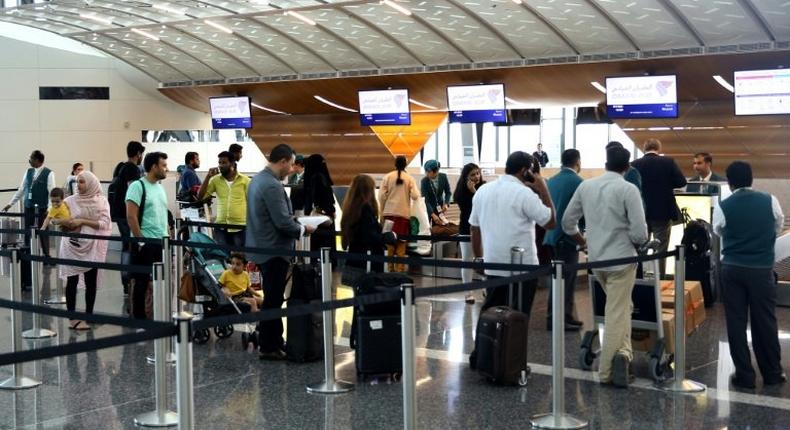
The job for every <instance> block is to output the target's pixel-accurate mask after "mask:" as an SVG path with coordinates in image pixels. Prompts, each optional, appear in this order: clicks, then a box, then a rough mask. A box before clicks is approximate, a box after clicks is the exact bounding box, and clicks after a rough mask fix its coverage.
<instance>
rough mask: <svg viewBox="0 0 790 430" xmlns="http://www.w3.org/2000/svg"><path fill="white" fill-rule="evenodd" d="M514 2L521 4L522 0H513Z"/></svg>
mask: <svg viewBox="0 0 790 430" xmlns="http://www.w3.org/2000/svg"><path fill="white" fill-rule="evenodd" d="M513 3H515V4H521V0H513Z"/></svg>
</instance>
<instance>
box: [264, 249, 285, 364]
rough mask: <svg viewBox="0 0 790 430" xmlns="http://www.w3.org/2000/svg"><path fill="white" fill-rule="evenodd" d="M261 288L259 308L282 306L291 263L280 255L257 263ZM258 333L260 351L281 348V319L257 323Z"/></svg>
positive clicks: (271, 350) (278, 307) (277, 307)
mask: <svg viewBox="0 0 790 430" xmlns="http://www.w3.org/2000/svg"><path fill="white" fill-rule="evenodd" d="M259 266H260V267H261V271H262V273H261V281H262V284H263V285H262V288H263V304H262V305H261V310H266V309H280V308H281V307H282V306H283V301H284V298H283V296H284V295H285V284H286V281H287V279H288V269H289V268H290V267H291V263H289V262H288V260H285V259H284V258H280V257H274V258H271V259H269V260H268V261H267V262H265V263H263V264H262V265H259ZM258 332H259V333H260V339H259V345H258V347H259V348H260V351H261V352H273V351H276V350H278V349H283V320H282V319H280V318H277V319H273V320H268V321H261V322H260V323H258Z"/></svg>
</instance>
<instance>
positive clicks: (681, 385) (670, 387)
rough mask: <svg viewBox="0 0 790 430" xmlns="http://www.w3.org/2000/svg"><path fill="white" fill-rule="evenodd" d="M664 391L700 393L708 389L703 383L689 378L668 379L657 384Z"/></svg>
mask: <svg viewBox="0 0 790 430" xmlns="http://www.w3.org/2000/svg"><path fill="white" fill-rule="evenodd" d="M659 388H661V389H662V390H664V391H671V392H673V393H701V392H703V391H705V390H707V389H708V387H706V386H705V385H704V384H700V383H699V382H694V381H692V380H690V379H684V380H682V381H675V380H674V379H670V380H668V381H666V382H664V383H663V384H661V385H660V386H659Z"/></svg>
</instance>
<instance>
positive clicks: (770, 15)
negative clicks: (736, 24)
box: [751, 0, 790, 40]
mask: <svg viewBox="0 0 790 430" xmlns="http://www.w3.org/2000/svg"><path fill="white" fill-rule="evenodd" d="M751 1H752V3H753V4H754V5H755V6H756V7H757V9H758V11H759V12H760V14H761V15H762V16H763V18H765V20H766V22H767V23H768V25H769V26H770V27H771V30H772V31H773V32H774V35H775V36H776V38H777V39H779V40H790V2H788V1H787V0H751Z"/></svg>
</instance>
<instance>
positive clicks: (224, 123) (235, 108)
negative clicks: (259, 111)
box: [208, 96, 252, 128]
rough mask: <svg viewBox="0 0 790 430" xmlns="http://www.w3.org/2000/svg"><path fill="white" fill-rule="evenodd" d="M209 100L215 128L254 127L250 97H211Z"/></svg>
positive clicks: (212, 122) (212, 123)
mask: <svg viewBox="0 0 790 430" xmlns="http://www.w3.org/2000/svg"><path fill="white" fill-rule="evenodd" d="M208 102H209V106H210V107H211V125H212V126H213V127H214V128H252V115H250V98H249V97H247V96H242V97H235V96H232V97H211V98H210V99H209V100H208Z"/></svg>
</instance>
